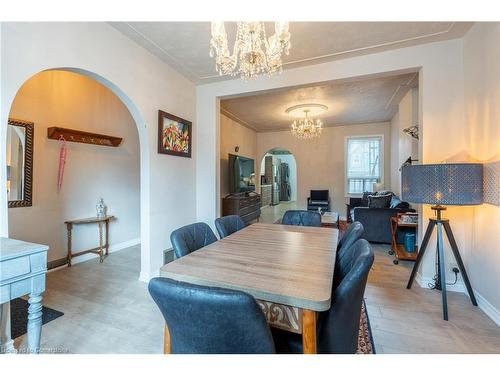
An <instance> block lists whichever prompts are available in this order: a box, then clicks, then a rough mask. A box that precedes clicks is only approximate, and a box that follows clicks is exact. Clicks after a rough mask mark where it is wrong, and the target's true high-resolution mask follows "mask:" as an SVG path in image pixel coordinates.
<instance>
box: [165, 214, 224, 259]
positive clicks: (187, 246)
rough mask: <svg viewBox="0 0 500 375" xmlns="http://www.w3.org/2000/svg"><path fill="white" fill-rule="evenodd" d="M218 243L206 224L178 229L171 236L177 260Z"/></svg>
mask: <svg viewBox="0 0 500 375" xmlns="http://www.w3.org/2000/svg"><path fill="white" fill-rule="evenodd" d="M215 241H217V237H215V234H214V232H212V229H210V227H209V226H208V225H207V224H205V223H194V224H189V225H186V226H184V227H182V228H179V229H176V230H174V231H173V232H172V234H171V235H170V242H172V247H173V248H174V253H175V256H176V258H182V257H183V256H184V255H188V254H189V253H192V252H193V251H196V250H198V249H201V248H202V247H204V246H207V245H210V244H211V243H213V242H215Z"/></svg>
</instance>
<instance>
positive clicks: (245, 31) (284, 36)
mask: <svg viewBox="0 0 500 375" xmlns="http://www.w3.org/2000/svg"><path fill="white" fill-rule="evenodd" d="M236 27H237V31H236V41H235V42H234V47H233V53H232V54H231V52H230V51H229V47H228V40H227V33H226V29H225V27H224V22H212V39H211V40H210V57H215V64H216V69H217V72H218V73H219V74H220V75H227V74H229V75H232V76H236V75H240V76H241V78H243V79H249V78H253V77H255V76H257V75H259V74H268V75H271V74H274V73H276V72H281V70H282V61H281V56H282V54H283V53H285V54H286V55H288V53H289V51H290V46H291V45H290V33H289V32H288V22H275V25H274V31H275V33H274V34H273V35H271V36H270V37H269V38H267V37H266V29H265V25H264V22H237V23H236Z"/></svg>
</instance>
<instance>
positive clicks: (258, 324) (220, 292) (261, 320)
mask: <svg viewBox="0 0 500 375" xmlns="http://www.w3.org/2000/svg"><path fill="white" fill-rule="evenodd" d="M148 288H149V293H150V294H151V296H152V297H153V300H154V301H155V302H156V304H157V305H158V307H159V308H160V311H161V313H162V314H163V317H164V318H165V322H166V323H167V327H168V331H169V334H170V349H171V353H173V354H265V353H274V351H275V350H274V342H273V338H272V335H271V331H270V329H269V326H268V324H267V322H266V318H265V316H264V313H263V312H262V310H261V309H260V307H259V305H258V304H257V302H256V301H255V300H254V298H253V297H252V296H251V295H249V294H247V293H244V292H239V291H233V290H228V289H222V288H212V287H205V286H199V285H193V284H188V283H184V282H180V281H175V280H171V279H167V278H161V277H157V278H154V279H151V281H150V282H149V287H148Z"/></svg>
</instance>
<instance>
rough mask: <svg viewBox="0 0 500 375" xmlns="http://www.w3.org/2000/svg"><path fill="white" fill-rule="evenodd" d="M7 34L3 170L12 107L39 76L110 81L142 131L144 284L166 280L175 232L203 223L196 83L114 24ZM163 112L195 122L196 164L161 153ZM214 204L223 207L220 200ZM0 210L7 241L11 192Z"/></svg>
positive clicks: (1, 197)
mask: <svg viewBox="0 0 500 375" xmlns="http://www.w3.org/2000/svg"><path fill="white" fill-rule="evenodd" d="M1 28H2V30H1V38H2V40H1V69H2V73H1V74H2V81H1V86H0V93H1V103H0V104H1V105H0V107H1V117H0V126H1V128H0V130H1V139H2V144H1V145H0V146H1V148H0V150H1V152H0V165H5V134H6V125H7V117H8V113H9V111H10V107H11V104H12V102H13V100H14V97H15V95H16V93H17V91H18V90H19V88H20V87H21V86H22V84H23V83H24V82H25V81H26V80H28V79H29V78H30V77H31V76H33V75H34V74H36V73H38V72H40V71H42V70H46V69H53V68H61V67H63V68H73V69H78V70H79V71H80V72H83V73H85V74H87V75H90V76H91V77H92V78H95V79H97V80H98V81H100V82H101V83H104V84H105V85H106V86H107V87H109V88H111V89H112V91H113V92H114V93H115V94H116V95H118V97H119V98H120V99H121V100H122V101H123V102H124V104H125V105H126V106H127V108H128V109H129V111H130V113H131V115H132V117H133V118H134V121H135V122H136V125H137V128H138V133H139V141H140V154H141V243H142V247H141V279H143V280H147V279H148V278H149V277H151V276H154V275H156V274H158V269H159V267H160V266H161V264H162V262H163V259H162V258H163V256H162V255H163V254H162V251H163V250H164V249H165V248H168V247H170V240H169V236H170V233H171V232H172V230H173V229H175V228H177V227H179V226H181V225H185V224H187V223H189V222H193V221H194V220H195V219H196V194H195V189H196V174H195V169H196V158H197V156H198V155H199V154H198V152H197V150H196V148H197V145H198V144H199V143H200V135H202V134H200V133H199V132H198V125H197V123H196V121H193V120H195V111H196V107H195V105H196V104H195V100H196V98H195V87H194V84H193V83H192V82H190V81H189V80H187V79H186V78H185V77H183V76H182V75H180V74H179V73H177V72H176V71H175V70H174V69H172V68H171V67H170V66H168V65H167V64H165V63H164V62H162V61H161V60H159V59H158V58H157V57H155V56H153V55H152V54H151V53H149V52H147V51H146V50H145V49H143V48H141V47H140V46H138V45H137V44H136V43H134V42H133V41H131V40H130V39H129V38H127V37H125V36H124V35H123V34H121V33H119V32H118V31H117V30H115V29H114V28H112V27H111V26H109V25H107V24H106V23H99V22H91V23H50V22H49V23H2V25H1ZM212 104H215V101H214V103H212ZM159 109H162V110H164V111H167V112H169V113H173V114H175V115H178V116H180V117H182V118H185V119H187V120H190V121H193V137H194V142H193V145H194V149H193V158H181V157H175V156H169V155H162V154H158V153H157V126H158V124H157V123H158V110H159ZM201 139H203V138H201ZM214 151H215V150H214ZM217 155H218V152H217ZM211 160H212V161H213V162H214V165H213V167H212V168H213V169H214V170H215V169H216V164H218V163H216V161H215V154H214V155H213V156H212V157H211ZM1 170H2V172H1V181H0V185H1V186H5V183H6V178H5V177H6V176H5V171H4V170H5V168H1ZM212 181H215V180H212ZM214 184H215V182H214ZM214 197H215V194H214ZM212 202H213V205H214V206H215V199H214V200H213V201H212ZM0 209H1V215H0V220H1V221H0V234H1V235H4V236H5V235H7V233H8V222H7V197H6V191H5V189H0ZM49 251H50V250H49Z"/></svg>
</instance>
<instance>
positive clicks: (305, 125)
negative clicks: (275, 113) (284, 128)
mask: <svg viewBox="0 0 500 375" xmlns="http://www.w3.org/2000/svg"><path fill="white" fill-rule="evenodd" d="M327 109H328V107H327V106H325V105H323V104H299V105H296V106H293V107H290V108H288V109H287V110H286V113H288V114H289V115H291V116H294V117H300V118H298V119H296V120H294V121H293V122H292V134H293V135H294V136H296V137H297V138H299V139H311V138H316V137H319V136H320V135H321V127H322V125H323V123H322V122H321V120H320V119H314V118H312V117H310V116H311V114H312V115H318V114H320V113H322V112H324V111H326V110H327Z"/></svg>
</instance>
